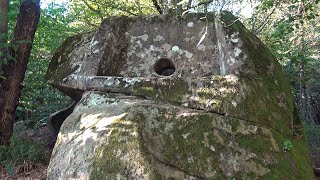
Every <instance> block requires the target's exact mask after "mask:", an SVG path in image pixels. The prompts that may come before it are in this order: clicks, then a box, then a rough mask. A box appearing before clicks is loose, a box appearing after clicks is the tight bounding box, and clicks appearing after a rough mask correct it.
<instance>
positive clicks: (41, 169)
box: [0, 127, 53, 180]
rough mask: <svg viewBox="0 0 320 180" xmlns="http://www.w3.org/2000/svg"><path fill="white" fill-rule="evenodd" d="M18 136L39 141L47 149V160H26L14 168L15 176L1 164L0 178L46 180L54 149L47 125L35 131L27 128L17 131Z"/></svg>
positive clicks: (5, 179)
mask: <svg viewBox="0 0 320 180" xmlns="http://www.w3.org/2000/svg"><path fill="white" fill-rule="evenodd" d="M17 135H18V136H21V137H23V138H26V139H28V140H33V141H35V142H38V143H39V144H40V145H42V146H43V149H44V151H45V160H44V162H41V163H36V164H34V163H31V162H24V163H22V164H21V165H19V166H18V167H15V169H14V171H15V172H14V173H15V175H14V176H10V175H9V173H8V172H7V171H6V170H5V168H4V166H2V165H1V164H0V180H45V179H46V177H47V167H48V165H49V161H50V156H51V152H52V150H53V145H52V142H51V141H52V140H51V134H50V131H49V129H48V128H47V127H41V128H39V129H37V130H35V131H33V130H26V131H21V132H19V133H17Z"/></svg>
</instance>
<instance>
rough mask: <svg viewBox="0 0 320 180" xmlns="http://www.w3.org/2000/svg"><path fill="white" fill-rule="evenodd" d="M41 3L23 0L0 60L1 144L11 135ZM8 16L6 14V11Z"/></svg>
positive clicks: (37, 0)
mask: <svg viewBox="0 0 320 180" xmlns="http://www.w3.org/2000/svg"><path fill="white" fill-rule="evenodd" d="M39 3H40V0H36V1H35V0H24V1H23V2H22V4H21V5H20V10H19V15H18V17H17V23H16V27H15V30H14V35H13V39H12V42H11V46H10V48H9V49H8V52H7V53H5V54H7V55H6V57H4V58H1V59H0V60H1V61H0V63H1V64H2V70H3V77H4V78H3V79H1V80H0V144H8V143H9V140H10V138H11V136H12V132H13V121H14V115H15V111H16V108H17V105H18V102H19V97H20V92H21V87H22V86H21V83H22V81H23V79H24V76H25V71H26V69H27V64H28V59H29V56H30V53H31V48H32V42H33V39H34V35H35V31H36V28H37V24H38V22H39V18H40V5H39ZM5 14H7V12H5Z"/></svg>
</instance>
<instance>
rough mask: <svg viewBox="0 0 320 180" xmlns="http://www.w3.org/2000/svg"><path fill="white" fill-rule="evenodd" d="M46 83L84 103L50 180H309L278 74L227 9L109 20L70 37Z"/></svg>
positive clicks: (66, 128)
mask: <svg viewBox="0 0 320 180" xmlns="http://www.w3.org/2000/svg"><path fill="white" fill-rule="evenodd" d="M203 17H205V18H203ZM47 80H48V82H49V83H50V84H52V85H53V86H54V87H56V88H58V89H60V90H61V91H63V92H64V93H66V94H67V95H69V96H70V97H72V98H73V99H75V100H79V99H80V101H79V102H78V104H77V105H76V107H75V109H74V111H73V113H72V114H71V115H70V116H69V117H68V118H67V119H66V120H65V122H64V123H63V125H62V127H61V130H60V133H59V136H58V140H57V142H56V145H55V148H54V151H53V153H52V157H51V161H50V165H49V168H48V179H169V178H173V179H230V178H235V179H260V178H262V179H308V178H313V174H312V169H311V167H310V165H309V160H308V151H307V146H306V142H305V140H304V138H301V137H300V138H299V139H292V138H293V136H292V134H293V132H295V134H297V133H298V134H299V133H300V134H303V132H302V131H301V124H300V122H299V119H298V117H297V115H296V114H294V104H293V100H292V95H291V90H290V86H289V84H288V82H287V81H286V79H285V78H284V75H283V72H282V69H281V66H280V65H279V64H278V63H277V61H276V59H275V58H274V56H273V55H272V53H271V52H270V51H269V50H268V49H267V48H266V47H265V46H264V45H263V44H262V43H261V41H260V40H259V39H258V38H257V37H256V36H254V35H252V34H250V32H249V31H248V30H246V29H245V28H244V26H243V25H242V24H241V23H240V22H239V21H237V18H236V17H234V16H233V15H231V14H230V13H228V12H223V13H222V14H221V15H219V16H218V17H215V16H214V15H213V14H207V15H206V16H205V15H203V14H197V15H189V16H186V17H169V16H161V17H149V16H148V17H147V16H145V17H112V18H110V19H107V20H106V21H104V22H103V23H102V24H101V27H100V28H99V29H98V30H96V31H94V32H90V33H86V34H81V35H77V36H74V37H71V38H69V39H67V40H66V41H65V42H64V44H63V45H62V46H61V47H60V48H59V50H58V51H57V53H56V54H55V55H54V57H53V59H52V61H51V64H50V67H49V70H48V72H47ZM297 128H298V130H299V128H300V131H298V132H297ZM286 139H292V140H291V141H292V143H293V148H292V150H290V151H287V152H285V151H284V150H283V143H284V141H285V140H286Z"/></svg>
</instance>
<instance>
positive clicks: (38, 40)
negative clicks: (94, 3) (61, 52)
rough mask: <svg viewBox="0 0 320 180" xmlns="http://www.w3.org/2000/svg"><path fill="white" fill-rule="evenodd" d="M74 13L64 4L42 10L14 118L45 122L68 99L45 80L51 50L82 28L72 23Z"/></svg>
mask: <svg viewBox="0 0 320 180" xmlns="http://www.w3.org/2000/svg"><path fill="white" fill-rule="evenodd" d="M75 21H76V19H75V17H74V15H73V14H70V13H68V9H67V7H65V6H63V5H57V4H50V5H49V6H48V8H46V9H43V10H42V12H41V18H40V22H39V24H38V29H37V32H36V35H35V39H34V43H33V48H32V53H31V56H30V58H29V64H28V69H27V72H26V76H25V79H24V82H23V87H24V88H23V89H22V95H21V97H20V104H19V106H18V108H17V112H16V121H19V120H24V121H26V124H27V127H28V128H35V127H38V126H40V125H43V124H45V122H46V119H47V117H48V116H49V115H50V113H53V112H55V111H57V110H59V109H62V108H64V107H66V106H67V105H68V104H69V103H70V98H68V97H66V96H64V95H63V94H62V93H60V92H58V91H57V90H55V89H54V88H52V87H50V86H49V85H48V84H47V83H46V82H45V80H44V75H45V73H46V70H47V68H48V65H49V62H50V59H51V57H52V54H53V53H54V52H55V51H56V49H57V48H58V47H59V45H60V44H61V43H62V41H64V40H65V39H66V38H67V37H69V36H71V35H73V34H75V33H79V32H82V31H83V29H80V28H79V27H77V26H75V25H74V22H75Z"/></svg>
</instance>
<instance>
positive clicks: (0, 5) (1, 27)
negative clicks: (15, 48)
mask: <svg viewBox="0 0 320 180" xmlns="http://www.w3.org/2000/svg"><path fill="white" fill-rule="evenodd" d="M8 6H9V0H0V44H2V43H6V42H7V38H6V37H5V35H7V33H8Z"/></svg>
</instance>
